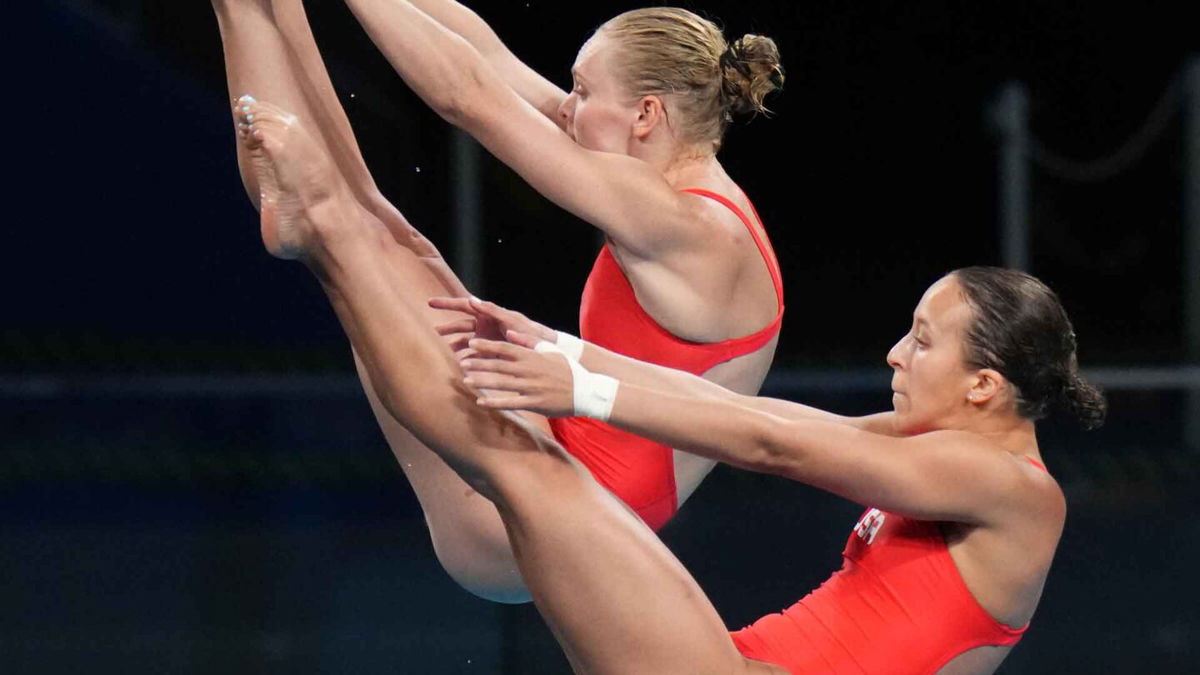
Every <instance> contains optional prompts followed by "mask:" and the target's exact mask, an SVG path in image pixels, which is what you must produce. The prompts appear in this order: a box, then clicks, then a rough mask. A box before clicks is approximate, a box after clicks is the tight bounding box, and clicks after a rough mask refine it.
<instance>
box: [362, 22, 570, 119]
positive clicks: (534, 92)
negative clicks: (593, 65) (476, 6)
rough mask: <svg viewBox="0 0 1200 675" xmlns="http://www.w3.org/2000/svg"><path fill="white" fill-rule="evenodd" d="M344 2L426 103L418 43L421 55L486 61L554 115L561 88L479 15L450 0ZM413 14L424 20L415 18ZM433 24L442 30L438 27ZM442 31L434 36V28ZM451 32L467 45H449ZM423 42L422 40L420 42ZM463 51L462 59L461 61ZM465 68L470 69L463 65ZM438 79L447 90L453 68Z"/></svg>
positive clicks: (525, 96)
mask: <svg viewBox="0 0 1200 675" xmlns="http://www.w3.org/2000/svg"><path fill="white" fill-rule="evenodd" d="M346 4H347V5H349V7H350V8H351V10H352V11H353V12H354V14H355V15H356V16H357V17H358V20H359V22H360V23H362V25H363V27H364V28H365V29H366V31H367V33H368V34H369V35H370V36H371V39H372V41H374V42H375V44H376V46H378V47H379V49H380V51H381V52H383V54H384V56H386V57H387V59H388V60H389V61H390V62H391V63H392V65H393V67H395V68H396V71H397V72H398V73H399V74H400V75H401V77H403V78H404V79H405V81H406V82H408V83H409V85H410V86H412V87H413V89H414V90H416V91H417V93H418V94H419V95H421V97H422V98H423V99H425V100H426V102H427V103H430V105H431V106H432V107H434V108H435V109H437V108H438V107H439V106H438V104H437V103H435V102H432V101H430V99H429V98H428V97H427V96H426V94H425V93H423V92H422V88H423V85H422V83H421V82H414V81H413V79H412V78H414V77H416V78H420V76H421V74H422V72H423V71H425V70H426V69H427V67H428V66H427V65H425V64H418V63H414V62H413V60H412V59H413V58H414V56H415V55H413V54H412V53H411V48H412V46H413V45H417V44H423V45H424V48H425V50H426V52H427V53H426V54H424V56H426V57H429V56H435V57H436V56H438V55H439V54H440V55H444V56H446V57H448V58H450V59H451V61H452V64H451V65H462V64H469V63H470V62H471V61H473V60H474V59H472V58H469V57H470V56H474V57H475V58H477V59H479V60H480V61H482V62H484V63H486V64H487V65H488V66H489V67H490V68H491V70H492V71H493V72H494V74H495V75H496V76H497V77H498V78H500V80H502V81H503V83H504V84H507V85H508V86H509V87H510V88H511V89H513V91H515V92H516V93H517V95H518V96H520V97H521V98H523V99H524V100H525V101H527V102H528V103H529V104H530V105H532V106H533V107H535V108H537V109H538V110H539V111H540V112H542V114H544V115H546V116H547V117H550V118H551V119H553V118H554V117H555V116H556V111H557V109H558V106H559V104H560V103H561V102H562V100H563V98H565V97H566V93H565V92H563V91H562V90H561V89H559V88H558V87H556V86H555V85H554V84H552V83H551V82H550V81H548V80H546V79H545V78H543V77H542V76H540V75H538V74H537V73H536V72H535V71H533V69H531V68H529V67H528V66H526V65H525V64H524V63H522V62H521V61H520V59H518V58H517V57H516V56H515V55H513V53H512V52H511V51H510V50H509V49H508V47H507V46H505V44H504V43H503V42H502V41H501V40H500V38H499V37H498V36H497V35H496V33H495V31H493V30H492V28H491V27H490V26H489V25H488V24H487V23H486V22H485V21H484V20H483V19H482V18H480V16H479V15H478V14H476V13H475V12H473V11H472V10H470V9H468V8H467V7H464V6H463V5H461V4H459V3H457V2H453V1H452V0H412V1H411V2H401V1H398V0H347V3H346ZM417 15H420V17H419V18H423V21H416V22H414V19H415V18H417ZM435 29H441V30H440V31H438V30H435ZM439 32H440V33H442V34H441V35H439V34H438V33H439ZM451 35H454V36H457V38H459V39H461V40H462V41H463V42H465V43H466V45H454V44H452V43H453V42H455V40H451V39H450V38H451ZM422 41H423V42H422ZM463 46H467V47H469V48H470V50H472V51H473V52H474V54H471V55H467V54H466V53H465V52H464V51H463V50H462V47H463ZM464 56H466V57H467V60H465V61H464V60H463V59H464ZM464 72H469V69H464ZM442 77H446V78H448V79H444V80H442V81H441V83H440V84H439V82H438V80H437V79H434V78H429V79H430V80H431V83H432V84H433V85H434V86H440V87H444V88H446V89H449V87H450V85H451V84H452V83H453V82H455V80H454V79H453V78H454V77H455V74H454V73H449V74H446V73H443V74H442Z"/></svg>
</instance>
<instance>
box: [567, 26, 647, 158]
mask: <svg viewBox="0 0 1200 675" xmlns="http://www.w3.org/2000/svg"><path fill="white" fill-rule="evenodd" d="M614 51H615V45H614V44H613V43H612V41H610V40H609V39H608V38H607V37H605V36H604V35H603V34H601V33H597V34H596V35H593V36H592V39H590V40H588V41H587V43H586V44H584V45H583V48H582V49H580V50H579V56H578V57H577V58H576V59H575V66H574V67H573V68H571V75H572V79H573V82H574V85H573V87H572V89H571V93H570V94H569V95H568V96H567V98H566V99H564V100H563V102H562V105H560V106H559V108H558V114H559V117H560V118H561V119H562V121H563V128H564V129H565V130H566V132H567V133H568V134H570V136H571V138H573V139H575V142H576V143H578V144H580V145H582V146H583V147H585V148H587V149H589V150H601V151H604V152H615V153H620V154H629V141H630V139H631V138H632V129H633V123H634V122H635V121H636V120H637V107H636V105H635V104H634V101H632V100H631V98H630V96H629V95H628V94H627V93H626V91H625V89H624V87H623V86H622V85H621V83H620V82H619V81H618V80H617V77H616V75H615V73H614V69H613V66H612V57H613V53H614Z"/></svg>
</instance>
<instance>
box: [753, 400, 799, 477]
mask: <svg viewBox="0 0 1200 675" xmlns="http://www.w3.org/2000/svg"><path fill="white" fill-rule="evenodd" d="M757 427H758V428H757V429H755V432H754V435H753V446H752V449H751V455H750V458H749V459H750V462H749V463H748V466H747V467H746V468H748V469H751V470H752V471H757V472H758V473H767V474H772V475H776V476H787V477H791V476H793V475H795V474H796V470H797V469H796V464H797V461H798V460H799V459H800V453H799V452H798V448H797V447H796V445H795V435H794V434H792V433H791V432H790V431H789V427H790V425H789V423H788V422H787V421H786V420H783V419H780V418H777V417H774V416H768V415H764V416H763V419H761V420H760V423H759V424H758V425H757Z"/></svg>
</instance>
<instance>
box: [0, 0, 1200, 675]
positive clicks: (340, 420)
mask: <svg viewBox="0 0 1200 675" xmlns="http://www.w3.org/2000/svg"><path fill="white" fill-rule="evenodd" d="M307 4H308V9H309V17H310V19H311V21H312V23H313V25H314V30H315V33H316V35H317V39H318V42H319V43H320V46H321V48H322V52H323V55H324V57H325V59H326V62H327V64H328V66H329V69H330V71H331V74H332V77H333V80H334V82H335V85H336V86H337V88H338V91H339V96H340V97H341V100H342V103H343V105H344V106H345V107H346V109H347V111H348V114H349V116H350V118H351V121H352V123H353V125H354V127H355V130H356V132H357V134H358V139H359V141H360V144H361V145H362V147H363V151H364V154H365V155H366V158H367V161H368V163H369V164H370V166H371V169H372V171H373V172H374V175H375V177H376V179H377V181H378V183H379V185H380V186H381V188H382V189H383V190H384V192H385V193H386V194H387V195H388V197H389V198H390V199H392V200H393V201H394V202H395V203H396V204H397V206H398V207H399V208H400V209H401V210H402V211H404V212H405V213H406V214H407V215H408V216H409V217H410V219H411V220H412V221H413V222H414V223H415V224H416V225H417V226H418V227H420V228H421V229H422V230H423V231H425V232H426V233H427V234H428V235H429V236H430V237H431V238H432V239H433V240H434V241H435V242H436V243H437V244H438V245H439V246H440V247H441V248H442V250H443V251H445V252H447V254H448V255H449V256H450V257H452V258H453V259H454V261H455V262H456V265H458V266H459V269H460V271H462V272H463V274H464V275H465V276H467V277H468V278H470V279H472V282H471V283H472V286H473V289H474V290H475V291H476V292H477V293H478V294H480V295H483V296H486V297H488V298H490V299H494V300H496V301H497V302H500V303H502V304H505V305H507V306H510V307H513V308H516V309H519V310H521V311H524V312H526V313H527V314H529V315H530V316H532V317H535V318H538V319H540V320H542V321H544V322H546V323H548V324H550V325H552V326H555V327H557V328H561V329H566V330H575V327H576V321H577V311H578V297H579V293H580V291H581V289H582V285H583V280H584V278H585V276H586V274H587V271H588V270H589V269H590V265H591V261H592V258H593V256H594V255H595V252H596V249H597V240H596V237H595V236H594V234H593V233H592V231H591V230H589V228H587V227H586V226H584V225H583V224H582V223H580V222H578V221H575V220H574V219H572V218H571V217H569V216H567V215H566V214H564V213H563V212H561V211H559V210H558V209H557V208H556V207H554V206H553V205H552V204H550V203H548V202H547V201H546V200H544V199H543V198H541V197H540V196H538V195H537V194H536V193H534V192H532V191H531V190H529V189H528V188H527V187H526V186H525V185H524V184H523V183H522V182H521V181H520V179H519V178H517V177H516V176H515V175H514V174H513V173H512V172H510V171H509V170H508V169H506V168H505V167H503V166H501V165H499V164H497V163H496V162H495V161H493V160H492V159H491V158H490V157H488V156H487V155H486V154H485V153H480V152H479V151H478V149H477V148H474V147H473V146H472V145H471V144H470V143H469V142H465V141H464V140H463V139H462V138H461V137H459V136H457V135H456V134H454V133H451V131H450V130H449V129H448V127H447V125H446V124H445V123H443V122H442V121H441V120H440V119H438V118H437V117H436V116H434V115H432V114H430V113H429V112H428V111H427V110H426V109H425V108H424V106H423V105H422V104H421V103H420V101H419V100H417V99H416V98H415V97H414V96H413V95H412V94H411V93H410V92H408V90H407V89H406V88H405V86H404V85H403V83H402V82H401V81H400V80H399V78H398V77H397V76H395V75H394V74H393V73H392V71H391V70H390V68H389V67H388V65H387V64H386V63H385V62H384V61H383V59H382V58H381V57H380V56H379V55H378V54H377V52H376V51H375V50H374V48H373V46H372V45H371V44H370V42H369V41H368V40H367V38H366V37H365V35H364V34H363V32H362V30H361V29H360V28H359V27H358V26H357V24H356V23H355V22H354V20H353V18H352V17H351V16H350V14H349V12H348V11H347V10H346V9H345V8H344V7H343V6H342V4H341V3H340V2H330V1H325V2H309V3H307ZM472 4H473V6H474V8H475V9H476V10H477V11H478V12H479V13H480V14H481V15H482V16H484V18H486V19H487V20H488V21H489V22H491V23H492V25H493V26H494V27H495V29H496V31H497V32H498V33H499V34H500V36H501V37H502V38H504V39H505V40H506V41H507V42H508V44H509V45H510V46H511V47H512V49H513V51H514V52H515V53H516V54H517V55H518V56H520V57H521V58H523V59H525V60H526V61H527V62H528V63H530V64H531V65H532V66H533V67H534V68H535V69H537V70H539V71H540V72H542V73H543V74H545V75H547V76H548V77H549V78H550V79H552V80H554V81H556V82H557V83H559V84H560V85H562V86H564V87H567V86H569V68H570V65H571V63H572V62H573V60H574V56H575V53H576V51H577V49H578V48H579V46H580V45H581V44H582V43H583V42H584V40H586V38H587V37H588V36H589V34H590V33H591V31H592V30H593V29H594V27H595V26H597V25H598V24H600V23H601V22H602V21H603V20H605V19H607V18H609V17H610V16H612V15H613V14H615V13H617V12H620V11H623V10H626V9H631V8H634V7H636V6H640V5H641V4H654V3H630V2H615V1H598V2H590V3H579V4H577V3H555V2H545V1H543V0H531V1H528V2H526V1H507V0H504V1H500V0H497V1H494V2H482V1H481V2H476V3H472ZM684 4H685V5H686V6H688V7H689V8H692V9H695V10H698V11H702V12H704V13H706V14H708V15H710V16H712V17H714V18H717V19H719V20H720V21H721V22H722V23H723V24H724V25H725V26H726V30H727V34H729V35H730V36H734V37H736V36H740V35H741V34H743V33H746V32H757V33H763V34H767V35H770V36H772V37H774V38H775V39H776V40H777V41H778V43H779V45H780V48H781V50H782V53H783V56H784V63H785V66H786V68H787V71H788V81H787V87H786V90H785V92H784V93H783V94H782V95H781V96H778V97H777V98H775V99H774V101H773V103H772V105H771V107H772V108H773V109H774V111H775V115H774V116H772V117H770V118H766V119H758V120H755V121H754V122H753V123H752V124H749V125H746V126H740V125H739V126H737V127H735V128H733V129H732V130H731V133H730V134H729V136H728V138H727V141H726V146H725V149H724V150H723V151H722V160H723V161H724V162H725V165H726V167H727V168H728V169H729V171H730V173H731V175H733V176H734V177H735V178H736V179H738V180H739V181H740V183H741V184H742V186H743V187H744V188H745V190H746V192H747V193H748V194H749V196H750V197H751V198H752V199H753V200H754V201H755V203H756V205H757V207H758V209H759V211H760V213H761V214H762V217H763V220H764V221H765V223H766V225H767V228H768V230H769V231H770V233H771V236H772V238H773V240H774V243H775V248H776V250H777V251H778V254H779V257H780V259H781V261H782V265H783V270H784V279H785V286H786V294H787V305H788V310H787V315H786V317H785V322H784V331H783V337H782V341H781V343H780V350H779V356H778V359H777V364H776V368H775V372H774V374H773V376H772V378H771V379H770V380H769V381H768V384H767V388H766V392H767V393H769V394H772V395H776V396H785V397H789V398H794V399H797V400H802V401H804V402H807V403H812V404H816V405H819V406H822V407H826V408H829V409H831V410H835V411H838V412H844V413H859V412H873V411H876V410H879V409H883V408H885V407H886V406H888V405H889V396H888V394H889V392H888V390H887V382H888V377H889V374H888V370H887V368H886V366H885V364H884V361H883V357H884V354H885V353H886V351H887V349H888V348H889V347H890V346H891V344H892V343H893V342H894V341H895V340H896V339H897V338H898V337H900V336H901V335H902V334H903V333H904V332H905V330H906V329H907V325H908V315H909V314H910V312H911V310H912V307H913V306H914V305H915V303H916V301H917V299H918V298H919V296H920V293H921V292H922V291H923V290H924V288H925V287H926V286H927V285H928V284H929V283H931V282H932V281H933V280H934V279H936V278H937V277H938V276H940V275H941V274H943V273H944V272H946V271H948V270H950V269H953V268H956V267H960V266H963V265H970V264H1005V265H1013V266H1020V267H1024V268H1026V269H1028V270H1029V271H1031V272H1033V273H1034V274H1036V275H1037V276H1039V277H1041V278H1042V279H1043V280H1045V281H1047V282H1048V283H1049V284H1050V285H1051V286H1052V287H1054V288H1055V289H1057V291H1058V292H1059V293H1060V295H1061V296H1062V298H1063V301H1064V303H1065V305H1066V307H1067V309H1068V311H1069V312H1070V313H1071V315H1072V317H1073V319H1074V322H1075V327H1076V330H1077V333H1078V335H1079V342H1080V359H1081V362H1082V363H1083V364H1084V365H1085V368H1086V370H1087V373H1088V374H1089V375H1090V376H1091V377H1092V379H1093V380H1094V381H1095V382H1097V383H1099V384H1101V385H1103V386H1105V387H1106V388H1107V389H1108V392H1109V395H1110V399H1111V409H1112V412H1111V418H1110V423H1109V425H1108V426H1107V427H1106V428H1104V429H1102V430H1100V431H1097V432H1091V433H1088V434H1084V433H1081V432H1078V431H1076V430H1074V429H1072V428H1071V427H1069V426H1065V425H1058V424H1056V423H1054V422H1048V423H1045V424H1044V425H1043V427H1042V429H1041V432H1042V437H1043V441H1042V444H1043V452H1044V454H1045V456H1046V459H1047V462H1048V464H1049V467H1050V470H1051V471H1052V472H1053V473H1055V474H1056V476H1057V477H1058V478H1059V480H1060V481H1061V482H1062V484H1063V486H1064V488H1065V489H1066V491H1067V494H1068V499H1069V502H1070V514H1069V518H1068V524H1067V530H1066V533H1065V536H1064V540H1063V544H1062V547H1061V549H1060V552H1059V554H1058V558H1057V560H1056V563H1055V568H1054V570H1053V571H1052V573H1051V576H1050V579H1049V581H1048V585H1047V591H1046V595H1045V598H1044V600H1043V603H1042V606H1041V608H1040V609H1039V613H1038V616H1037V617H1036V620H1035V622H1034V627H1033V628H1032V629H1031V631H1030V632H1029V634H1028V635H1027V637H1026V638H1025V640H1023V642H1022V643H1021V645H1020V646H1019V647H1017V648H1016V650H1015V651H1014V652H1013V654H1012V656H1011V657H1010V658H1009V660H1008V661H1007V662H1006V664H1005V665H1004V667H1003V668H1002V669H1001V672H1002V673H1009V674H1012V673H1190V672H1197V670H1198V664H1200V654H1198V649H1197V644H1200V619H1198V618H1197V612H1196V611H1195V609H1194V607H1193V606H1194V604H1195V602H1196V601H1197V600H1200V597H1198V596H1197V594H1196V592H1195V590H1194V588H1193V587H1192V584H1191V578H1192V576H1193V574H1192V572H1193V569H1194V567H1195V564H1196V563H1197V562H1198V561H1200V556H1198V553H1200V520H1197V518H1196V517H1195V510H1196V506H1197V498H1196V492H1197V487H1198V485H1200V462H1198V461H1197V460H1198V459H1200V65H1198V64H1200V61H1198V54H1200V44H1198V43H1200V39H1198V38H1197V31H1196V30H1195V24H1194V22H1189V21H1187V20H1185V19H1184V14H1185V13H1184V12H1183V11H1182V3H1138V4H1137V5H1134V4H1133V3H1117V4H1106V5H1103V6H1101V4H1100V3H1081V2H1070V3H1067V2H1057V3H1045V2H1007V3H991V2H983V3H957V2H910V3H899V2H861V3H845V2H832V1H823V0H818V1H816V2H806V3H792V2H783V1H776V2H756V1H750V2H736V3H735V2H728V1H725V0H710V1H707V2H686V3H684ZM6 14H7V15H8V16H7V19H6V22H5V26H6V28H5V33H6V40H5V42H6V43H7V44H8V45H9V46H10V47H12V49H11V51H10V57H9V59H8V63H9V66H8V67H7V68H6V80H7V86H8V88H9V91H10V92H11V93H10V97H9V101H10V104H9V105H10V108H12V109H13V113H14V115H12V116H11V117H10V122H9V129H10V133H9V136H8V142H7V146H8V147H9V148H10V152H9V153H8V156H9V157H10V161H12V162H13V164H12V166H11V169H12V170H13V171H14V174H11V175H10V178H9V179H6V180H7V184H8V185H9V186H10V189H9V191H8V194H9V199H8V203H9V204H10V205H15V213H14V212H13V211H12V210H10V211H9V214H8V215H6V216H5V217H3V218H2V219H0V222H3V223H4V225H3V239H2V240H0V252H3V259H4V264H3V265H2V266H0V283H2V284H3V287H4V288H7V289H8V291H7V292H6V293H5V301H4V314H3V320H0V589H2V590H3V593H2V596H0V597H2V598H3V600H2V601H0V664H2V665H0V672H4V673H71V672H77V671H80V670H82V669H87V670H88V671H89V672H98V673H109V672H113V673H116V672H121V673H125V672H153V673H160V672H161V673H168V672H169V673H212V672H227V673H266V672H271V673H273V672H281V673H282V672H288V673H307V672H314V673H316V672H321V673H326V672H331V673H350V672H353V673H384V672H386V673H433V674H438V673H503V674H505V675H509V674H518V673H522V674H523V673H563V672H567V666H566V663H565V661H564V659H563V658H562V656H561V655H560V652H559V650H558V648H557V646H556V645H555V644H554V642H553V639H552V638H551V637H550V635H549V633H548V632H547V631H546V629H545V627H544V626H543V624H542V623H541V620H540V619H539V618H538V616H537V614H536V612H535V611H534V610H532V608H530V607H509V606H500V605H494V604H489V603H487V602H484V601H482V600H478V599H476V598H474V597H472V596H470V595H468V594H467V593H466V592H465V591H462V590H461V589H459V588H458V587H457V586H455V585H454V584H453V582H451V581H450V580H449V578H448V577H446V576H445V574H444V573H443V572H442V571H441V569H440V568H439V566H438V564H437V562H436V560H435V559H434V557H433V555H432V551H431V547H430V545H429V541H428V536H427V534H426V532H425V528H424V522H423V520H422V516H421V514H420V512H419V509H418V508H417V506H416V501H415V499H414V498H413V496H412V492H411V490H410V488H409V487H408V485H407V483H406V481H405V480H404V478H403V476H402V474H401V473H400V471H399V470H398V469H397V467H396V466H395V463H394V460H393V459H392V457H391V455H390V453H389V451H388V448H387V447H386V444H385V443H384V442H383V439H382V437H381V435H380V434H379V432H378V431H377V429H376V428H375V425H374V422H373V420H372V418H371V415H370V413H369V410H368V408H367V405H366V403H365V401H364V400H363V396H362V393H361V390H360V389H359V386H358V383H357V381H356V379H355V378H354V376H353V366H352V363H351V360H350V357H349V350H348V348H347V344H346V341H345V340H344V339H343V337H342V335H341V331H340V329H339V327H338V326H337V323H336V321H335V320H334V319H333V316H332V313H331V312H330V311H329V310H328V308H327V306H326V302H325V300H324V297H323V296H322V294H321V293H320V290H319V288H318V287H317V285H316V284H315V283H314V282H313V280H312V279H311V278H310V275H309V274H308V273H307V272H306V271H305V270H304V269H303V268H302V267H301V266H299V265H295V264H290V263H284V262H280V261H276V260H274V259H271V258H270V257H268V256H267V255H266V254H265V253H264V252H263V251H262V247H261V244H260V242H259V238H258V227H257V218H256V214H255V213H254V211H253V209H252V208H251V207H250V205H249V203H248V201H247V199H246V197H245V195H244V192H243V190H242V187H241V183H240V180H239V179H238V176H237V171H236V165H235V160H234V144H233V134H232V133H231V126H230V121H229V116H228V103H227V93H226V91H225V85H224V73H223V66H222V57H221V51H220V40H219V36H218V33H217V28H216V22H215V20H214V18H213V16H212V12H211V9H210V7H209V6H208V4H207V3H203V2H189V3H183V2H165V1H159V2H156V1H153V0H39V1H38V2H32V3H18V4H17V6H14V7H9V8H7V9H6ZM464 205H465V206H464ZM473 210H474V211H476V212H477V213H478V214H480V215H479V218H478V219H477V220H476V221H472V220H471V219H470V217H469V216H470V213H471V212H472V211H473ZM456 223H457V224H458V225H456ZM470 227H478V228H479V230H478V231H477V232H476V233H475V234H471V232H472V230H470V229H469V228H470ZM456 228H458V229H456ZM462 228H466V229H465V230H464V229H462ZM464 231H465V232H467V234H463V232H464ZM860 511H861V508H860V507H858V506H856V505H853V504H849V503H847V502H844V501H842V500H839V499H836V498H833V497H830V496H827V495H823V494H818V493H816V492H815V491H813V490H810V489H806V488H804V487H802V486H798V485H793V484H788V483H786V482H784V481H782V480H779V479H774V478H768V477H763V476H755V475H747V474H744V473H738V472H735V471H732V470H726V469H718V470H717V471H716V472H715V473H714V475H713V476H712V477H711V478H710V479H709V480H708V481H707V482H706V483H705V484H704V485H703V486H702V487H701V488H700V490H699V491H698V492H697V494H696V496H695V497H694V498H693V499H692V500H691V501H689V502H688V504H687V506H686V507H685V508H684V509H683V510H682V512H681V513H680V515H679V517H678V518H677V519H676V520H675V521H674V522H673V523H672V524H670V525H669V526H668V527H667V528H666V529H665V530H664V531H663V533H662V535H663V538H664V539H665V540H666V542H667V543H668V544H669V545H670V546H671V548H672V549H673V550H674V551H675V552H676V553H677V554H678V555H679V556H680V558H681V559H682V560H683V561H684V563H685V564H686V565H687V566H688V568H689V569H691V570H692V571H693V572H694V573H695V575H696V577H697V578H698V580H699V581H700V583H701V585H702V586H703V587H704V588H705V589H706V590H707V591H708V592H709V594H710V596H711V597H712V599H713V601H714V603H715V604H716V606H717V608H718V609H719V610H720V611H721V613H722V615H723V616H724V618H725V619H726V621H727V622H728V623H729V625H730V626H731V627H740V626H742V625H745V624H747V623H749V622H750V621H752V620H754V619H755V618H757V617H758V616H759V615H761V614H764V613H766V612H769V611H777V610H779V609H780V608H782V607H785V606H787V605H789V604H791V603H792V602H793V601H795V599H796V598H798V597H799V596H800V595H803V594H804V593H805V592H807V591H808V590H810V589H811V588H813V587H815V586H816V585H817V584H818V583H820V582H821V581H822V580H823V579H824V578H825V577H827V576H828V574H829V573H830V572H831V571H832V570H834V569H835V568H836V567H837V566H838V565H839V564H840V561H839V552H840V550H841V547H842V544H843V543H844V541H845V538H846V536H847V534H848V533H849V530H850V528H851V526H852V525H853V523H854V521H855V519H856V518H857V516H858V514H859V513H860ZM598 553H600V552H598Z"/></svg>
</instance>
